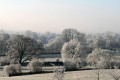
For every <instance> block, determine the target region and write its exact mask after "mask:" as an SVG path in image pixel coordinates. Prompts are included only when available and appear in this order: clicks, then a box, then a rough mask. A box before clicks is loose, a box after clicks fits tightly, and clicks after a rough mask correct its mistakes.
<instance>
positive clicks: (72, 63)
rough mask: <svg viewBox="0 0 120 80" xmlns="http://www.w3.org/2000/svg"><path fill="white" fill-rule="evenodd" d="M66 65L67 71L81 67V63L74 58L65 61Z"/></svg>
mask: <svg viewBox="0 0 120 80" xmlns="http://www.w3.org/2000/svg"><path fill="white" fill-rule="evenodd" d="M64 66H65V68H66V70H67V71H72V70H77V69H79V63H77V62H76V61H75V60H73V59H67V60H65V61H64Z"/></svg>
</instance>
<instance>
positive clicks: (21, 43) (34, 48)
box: [7, 35, 43, 64]
mask: <svg viewBox="0 0 120 80" xmlns="http://www.w3.org/2000/svg"><path fill="white" fill-rule="evenodd" d="M8 48H9V51H8V53H7V55H8V56H9V57H10V58H11V59H15V60H16V61H18V62H19V63H20V64H22V63H24V62H25V61H27V60H31V58H32V56H33V55H35V54H36V53H39V51H41V50H42V49H43V44H42V43H41V42H38V41H36V40H34V39H31V38H29V37H25V36H23V35H15V36H14V37H13V38H11V39H10V40H9V41H8Z"/></svg>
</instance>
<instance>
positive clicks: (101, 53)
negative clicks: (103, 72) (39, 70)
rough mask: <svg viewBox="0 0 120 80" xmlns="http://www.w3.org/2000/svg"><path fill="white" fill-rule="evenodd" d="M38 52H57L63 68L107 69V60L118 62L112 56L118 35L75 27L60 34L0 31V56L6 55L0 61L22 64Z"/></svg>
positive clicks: (117, 48) (119, 42)
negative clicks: (86, 30)
mask: <svg viewBox="0 0 120 80" xmlns="http://www.w3.org/2000/svg"><path fill="white" fill-rule="evenodd" d="M40 53H44V54H45V53H61V55H62V60H63V62H64V66H65V67H66V70H76V69H79V68H81V67H84V66H87V65H90V66H94V67H97V68H98V67H99V68H109V67H110V66H111V63H112V64H113V63H114V65H115V64H117V65H118V63H115V62H116V60H118V59H117V57H116V56H119V55H120V54H119V53H120V34H119V33H114V32H105V33H101V34H100V33H99V34H84V33H81V32H79V31H77V30H76V29H64V30H63V32H62V33H61V34H56V33H50V32H46V33H37V32H32V31H29V30H28V31H25V32H18V33H8V32H5V31H0V55H1V56H6V58H5V59H2V58H1V61H0V64H2V65H6V64H13V63H19V64H21V65H23V64H24V63H25V62H30V61H31V60H32V59H33V58H35V55H36V54H37V55H40ZM7 59H8V60H7ZM117 62H120V61H119V60H118V61H117ZM33 63H36V62H33ZM31 64H32V63H31Z"/></svg>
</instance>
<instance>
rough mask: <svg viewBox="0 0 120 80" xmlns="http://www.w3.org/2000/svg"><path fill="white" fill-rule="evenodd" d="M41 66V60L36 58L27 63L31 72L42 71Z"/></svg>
mask: <svg viewBox="0 0 120 80" xmlns="http://www.w3.org/2000/svg"><path fill="white" fill-rule="evenodd" d="M42 66H43V62H42V61H40V60H38V59H36V60H32V61H31V62H30V63H29V66H28V67H29V69H30V71H31V72H41V71H42Z"/></svg>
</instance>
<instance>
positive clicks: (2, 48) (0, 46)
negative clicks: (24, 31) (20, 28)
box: [0, 32, 10, 54]
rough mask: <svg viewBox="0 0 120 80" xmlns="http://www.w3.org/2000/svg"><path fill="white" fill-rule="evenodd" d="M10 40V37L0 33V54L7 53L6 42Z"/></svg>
mask: <svg viewBox="0 0 120 80" xmlns="http://www.w3.org/2000/svg"><path fill="white" fill-rule="evenodd" d="M9 39H10V35H9V34H7V33H5V32H0V54H5V53H6V52H7V48H6V42H7V40H9Z"/></svg>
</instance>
